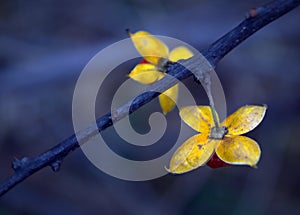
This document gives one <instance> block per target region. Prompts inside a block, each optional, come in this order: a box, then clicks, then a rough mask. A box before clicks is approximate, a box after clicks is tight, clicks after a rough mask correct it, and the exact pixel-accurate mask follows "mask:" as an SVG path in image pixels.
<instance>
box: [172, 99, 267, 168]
mask: <svg viewBox="0 0 300 215" xmlns="http://www.w3.org/2000/svg"><path fill="white" fill-rule="evenodd" d="M266 109H267V108H266V106H254V105H250V106H243V107H241V108H239V109H238V110H237V111H236V112H234V113H233V114H231V115H230V116H229V117H228V118H227V119H225V120H224V121H223V122H222V123H221V126H222V127H223V128H225V130H226V132H227V133H225V136H224V137H223V138H220V139H213V138H211V137H210V135H211V132H212V130H213V128H215V124H214V120H213V116H212V112H211V108H210V107H209V106H188V107H184V108H182V109H181V110H180V117H181V118H182V120H183V121H184V122H185V123H186V124H188V125H189V126H190V127H192V128H193V129H194V130H196V131H198V132H201V133H200V134H197V135H194V136H192V137H191V138H189V139H188V140H186V141H185V142H184V143H183V144H182V145H181V146H180V147H179V148H178V149H177V150H176V152H175V153H174V155H173V157H172V159H171V161H170V168H169V169H168V171H170V172H171V173H175V174H180V173H185V172H188V171H191V170H193V169H196V168H198V167H200V166H203V165H204V164H206V163H207V162H208V161H209V159H210V158H211V157H212V156H213V155H214V153H216V155H217V156H218V157H219V158H220V159H221V160H222V161H224V162H225V163H227V164H236V165H249V166H252V167H255V166H256V164H257V162H258V161H259V159H260V154H261V151H260V148H259V145H258V144H257V143H256V142H255V141H254V140H253V139H250V138H248V137H245V136H239V135H241V134H245V133H247V132H249V131H251V130H253V129H254V128H255V127H256V126H258V124H259V123H260V122H261V121H262V120H263V118H264V115H265V112H266Z"/></svg>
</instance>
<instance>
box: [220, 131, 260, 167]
mask: <svg viewBox="0 0 300 215" xmlns="http://www.w3.org/2000/svg"><path fill="white" fill-rule="evenodd" d="M260 153H261V151H260V148H259V145H258V144H257V143H256V142H255V141H254V140H252V139H250V138H248V137H244V136H225V137H224V139H223V140H221V141H220V143H219V144H218V145H217V146H216V154H217V155H218V157H219V158H220V159H221V160H222V161H224V162H226V163H229V164H235V165H237V164H240V165H242V164H244V165H249V166H252V167H255V166H256V164H257V162H258V161H259V158H260Z"/></svg>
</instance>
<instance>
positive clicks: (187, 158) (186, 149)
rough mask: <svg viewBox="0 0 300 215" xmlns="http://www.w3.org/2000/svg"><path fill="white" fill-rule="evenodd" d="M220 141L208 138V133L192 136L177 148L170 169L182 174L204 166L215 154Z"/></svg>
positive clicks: (172, 171)
mask: <svg viewBox="0 0 300 215" xmlns="http://www.w3.org/2000/svg"><path fill="white" fill-rule="evenodd" d="M218 141H219V140H213V139H208V137H207V134H197V135H194V136H192V137H191V138H189V139H188V140H186V141H185V142H184V143H183V144H182V145H181V146H180V147H179V148H178V149H177V150H176V152H175V153H174V155H173V157H172V159H171V161H170V168H169V169H168V171H169V172H171V173H174V174H181V173H185V172H188V171H191V170H193V169H196V168H198V167H200V166H203V165H204V164H205V163H206V162H207V161H208V160H209V159H210V157H211V156H212V155H213V152H214V149H215V145H216V144H217V143H218Z"/></svg>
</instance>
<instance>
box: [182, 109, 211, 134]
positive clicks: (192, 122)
mask: <svg viewBox="0 0 300 215" xmlns="http://www.w3.org/2000/svg"><path fill="white" fill-rule="evenodd" d="M179 114H180V117H181V119H182V120H183V121H184V122H185V123H186V124H188V125H189V126H190V127H192V128H193V129H194V130H196V131H198V132H201V133H206V134H209V133H210V129H211V128H212V127H213V126H214V122H213V117H212V113H211V109H210V107H209V106H187V107H183V108H181V109H180V112H179Z"/></svg>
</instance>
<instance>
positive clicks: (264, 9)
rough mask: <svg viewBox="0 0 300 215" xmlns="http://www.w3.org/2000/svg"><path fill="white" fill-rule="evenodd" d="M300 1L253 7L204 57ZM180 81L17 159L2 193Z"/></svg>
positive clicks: (179, 73) (167, 82)
mask: <svg viewBox="0 0 300 215" xmlns="http://www.w3.org/2000/svg"><path fill="white" fill-rule="evenodd" d="M299 4H300V0H276V1H273V2H271V3H269V4H266V5H264V6H261V7H258V8H254V9H251V10H250V11H249V12H248V13H247V15H246V18H245V19H244V20H243V21H242V22H241V23H240V24H239V25H238V26H236V27H235V28H234V29H232V30H231V31H229V32H228V33H227V34H225V35H224V36H223V37H221V38H220V39H219V40H217V41H216V42H214V43H213V44H212V45H210V46H209V48H208V49H206V50H204V51H203V52H202V54H203V56H204V57H206V58H207V60H208V61H209V62H210V63H211V65H212V66H213V67H215V66H216V65H217V63H218V62H219V61H220V60H221V59H222V58H223V57H224V56H225V55H226V54H228V53H229V52H230V51H231V50H232V49H234V48H235V47H237V46H238V45H239V44H241V43H242V42H243V41H244V40H246V39H247V38H248V37H250V36H251V35H253V34H254V33H255V32H256V31H258V30H259V29H261V28H263V27H264V26H266V25H268V24H269V23H270V22H272V21H274V20H276V19H278V18H279V17H281V16H282V15H284V14H286V13H288V12H289V11H291V10H293V9H294V8H296V7H297V6H299ZM184 64H185V65H189V68H191V67H198V66H199V63H197V62H196V61H195V58H191V59H189V60H186V61H185V62H184ZM167 72H168V74H170V75H172V76H174V77H175V78H176V79H178V80H183V79H186V78H188V77H189V76H192V73H191V72H190V71H189V70H187V69H186V68H185V67H183V66H182V65H180V64H178V63H173V64H171V65H170V66H169V67H168V69H167ZM176 82H177V81H176V80H174V79H170V78H168V77H167V76H166V77H165V78H163V79H161V80H160V81H158V82H156V83H154V84H153V85H152V86H151V87H149V88H147V90H146V91H145V92H144V93H142V94H141V95H139V96H138V97H136V99H134V100H131V101H129V102H128V103H126V104H125V105H123V106H122V107H120V108H118V109H117V110H116V112H114V114H113V115H114V116H115V115H116V116H117V117H113V118H112V114H111V113H108V114H106V115H104V116H102V117H100V118H99V119H97V125H98V128H94V127H88V128H86V129H85V130H83V131H81V132H79V133H77V136H76V135H75V134H73V135H72V136H70V137H69V138H67V139H65V140H64V141H62V142H61V143H59V144H57V145H56V146H54V147H53V148H51V149H49V150H48V151H46V152H44V153H42V154H40V155H38V156H36V157H34V158H26V157H24V158H22V159H20V160H15V161H13V163H12V167H13V169H14V170H15V172H14V174H13V175H12V176H10V177H9V178H7V179H6V180H5V181H3V182H2V183H1V185H0V196H2V195H4V194H5V193H6V192H8V191H9V190H11V189H12V188H13V187H15V186H16V185H17V184H19V183H20V182H22V181H23V180H25V179H26V178H27V177H29V176H31V175H32V174H34V173H36V172H38V171H39V170H40V169H42V168H44V167H46V166H50V167H51V168H52V169H53V170H54V171H58V170H59V167H60V165H61V162H62V160H63V159H64V158H65V157H66V156H67V155H68V154H69V153H70V152H72V151H74V150H75V149H77V148H78V147H79V144H78V142H81V143H82V142H87V141H88V140H89V139H90V138H91V137H92V136H94V135H95V134H97V132H98V131H103V130H104V129H106V128H107V127H109V126H111V125H112V124H113V121H114V122H115V121H118V120H121V119H122V118H124V117H125V116H126V115H127V111H126V110H127V109H128V107H130V109H129V110H130V113H132V112H134V111H136V110H137V109H139V108H140V107H142V106H143V105H144V104H146V103H148V102H150V101H151V100H152V99H154V98H156V97H157V96H158V95H159V93H157V92H158V91H161V92H163V91H165V90H167V89H168V88H170V87H172V86H173V85H174V84H176ZM77 138H78V139H77Z"/></svg>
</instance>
